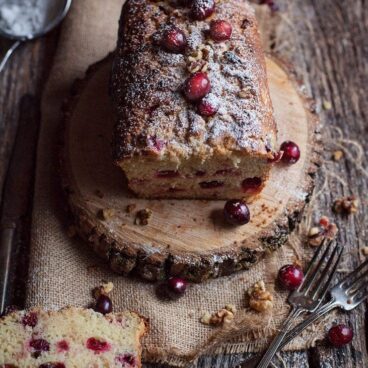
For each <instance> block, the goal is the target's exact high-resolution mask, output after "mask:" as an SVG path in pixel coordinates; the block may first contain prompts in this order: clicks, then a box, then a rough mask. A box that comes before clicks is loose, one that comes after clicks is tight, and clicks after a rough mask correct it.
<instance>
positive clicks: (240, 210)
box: [224, 199, 250, 225]
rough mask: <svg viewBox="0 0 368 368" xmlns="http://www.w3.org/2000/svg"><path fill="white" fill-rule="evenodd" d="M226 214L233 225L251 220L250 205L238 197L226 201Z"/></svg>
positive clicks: (227, 219)
mask: <svg viewBox="0 0 368 368" xmlns="http://www.w3.org/2000/svg"><path fill="white" fill-rule="evenodd" d="M224 216H225V219H226V221H227V222H228V223H229V224H231V225H245V224H247V223H248V222H249V221H250V211H249V208H248V206H247V205H246V204H245V203H244V202H242V201H240V200H238V199H232V200H230V201H227V202H226V203H225V207H224Z"/></svg>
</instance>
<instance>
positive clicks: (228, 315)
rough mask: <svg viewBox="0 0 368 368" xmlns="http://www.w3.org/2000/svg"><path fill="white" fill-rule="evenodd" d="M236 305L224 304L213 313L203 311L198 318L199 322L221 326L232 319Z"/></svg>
mask: <svg viewBox="0 0 368 368" xmlns="http://www.w3.org/2000/svg"><path fill="white" fill-rule="evenodd" d="M235 313H236V307H235V306H234V305H232V304H228V305H226V307H225V308H222V309H220V310H219V311H217V312H215V313H212V314H211V313H209V312H204V313H203V314H202V316H201V318H200V322H201V323H203V324H204V325H209V326H222V325H226V324H230V323H231V322H232V321H233V319H234V314H235Z"/></svg>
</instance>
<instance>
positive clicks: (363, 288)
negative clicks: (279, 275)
mask: <svg viewBox="0 0 368 368" xmlns="http://www.w3.org/2000/svg"><path fill="white" fill-rule="evenodd" d="M329 295H330V296H331V298H330V299H329V300H328V301H326V302H325V303H324V304H323V305H321V306H320V307H319V308H318V309H317V310H316V311H315V312H313V313H311V314H310V315H309V316H308V317H307V318H306V319H305V320H304V321H303V322H300V323H299V324H298V325H296V326H295V327H294V328H293V329H292V330H290V332H288V333H287V334H286V336H285V338H284V340H282V343H281V344H280V347H279V349H280V350H281V349H282V348H283V347H285V346H286V345H287V344H288V343H289V342H290V341H291V340H293V339H294V338H295V337H296V336H298V335H299V334H300V333H301V332H302V331H303V330H304V329H305V328H307V327H308V326H310V325H311V324H312V323H314V322H315V321H317V320H318V319H319V318H321V317H323V316H324V315H325V314H327V313H329V312H331V311H332V310H333V309H335V308H340V309H343V310H344V311H347V312H348V311H351V310H353V309H354V308H356V307H358V306H359V305H360V304H361V303H362V302H364V301H365V300H366V299H367V298H368V260H367V261H365V262H364V263H362V264H361V265H360V266H359V267H358V268H357V269H356V270H354V271H353V272H351V273H350V274H348V275H347V276H346V277H345V278H344V279H343V280H341V281H340V282H339V283H337V284H336V285H335V286H334V287H333V288H332V289H331V290H330V291H329ZM259 360H260V356H259V355H257V356H255V357H253V358H251V359H250V360H247V361H246V362H244V363H242V364H241V365H240V367H242V368H254V367H256V365H257V362H258V361H259Z"/></svg>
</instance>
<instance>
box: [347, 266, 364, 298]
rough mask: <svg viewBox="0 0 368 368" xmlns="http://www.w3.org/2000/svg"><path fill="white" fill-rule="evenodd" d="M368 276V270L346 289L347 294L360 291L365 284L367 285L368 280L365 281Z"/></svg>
mask: <svg viewBox="0 0 368 368" xmlns="http://www.w3.org/2000/svg"><path fill="white" fill-rule="evenodd" d="M367 276H368V270H367V271H365V272H364V273H362V274H361V275H360V276H359V277H358V278H357V279H355V280H354V281H353V282H352V283H351V284H350V286H349V287H348V288H347V289H346V292H347V293H350V292H351V291H355V290H358V289H360V288H361V287H362V286H363V285H364V284H366V280H364V279H365V278H366V277H367Z"/></svg>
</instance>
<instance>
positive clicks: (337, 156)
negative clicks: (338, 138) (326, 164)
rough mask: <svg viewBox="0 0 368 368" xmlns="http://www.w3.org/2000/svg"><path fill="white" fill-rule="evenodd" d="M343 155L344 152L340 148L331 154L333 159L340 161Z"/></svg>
mask: <svg viewBox="0 0 368 368" xmlns="http://www.w3.org/2000/svg"><path fill="white" fill-rule="evenodd" d="M343 157H344V152H343V151H341V150H338V151H335V152H334V153H333V154H332V158H333V160H334V161H340V160H341V159H342V158H343Z"/></svg>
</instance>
